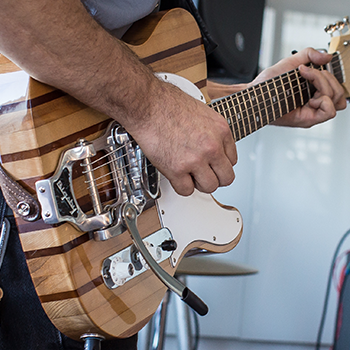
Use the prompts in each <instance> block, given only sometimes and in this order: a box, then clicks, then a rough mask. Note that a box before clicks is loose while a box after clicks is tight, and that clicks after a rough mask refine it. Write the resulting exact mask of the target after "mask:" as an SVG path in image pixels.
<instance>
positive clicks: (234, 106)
mask: <svg viewBox="0 0 350 350" xmlns="http://www.w3.org/2000/svg"><path fill="white" fill-rule="evenodd" d="M234 102H237V103H233V109H234V111H235V112H236V114H235V115H236V123H235V124H236V125H237V131H238V136H239V138H238V139H237V140H240V139H242V138H243V137H242V133H241V129H240V125H239V119H237V118H239V109H238V105H239V101H238V97H237V94H235V95H234Z"/></svg>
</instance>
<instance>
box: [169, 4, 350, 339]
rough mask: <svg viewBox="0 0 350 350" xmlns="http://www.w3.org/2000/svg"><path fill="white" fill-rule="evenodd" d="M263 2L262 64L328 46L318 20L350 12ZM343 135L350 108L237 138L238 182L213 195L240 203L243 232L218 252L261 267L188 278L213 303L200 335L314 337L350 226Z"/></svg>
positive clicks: (348, 150)
mask: <svg viewBox="0 0 350 350" xmlns="http://www.w3.org/2000/svg"><path fill="white" fill-rule="evenodd" d="M268 6H269V8H270V10H269V11H270V14H269V16H270V17H271V13H272V18H273V17H275V18H276V23H274V24H273V25H272V27H271V23H269V25H270V28H267V29H268V31H270V33H271V28H272V30H273V32H274V33H276V36H275V38H274V39H273V40H272V41H273V42H274V43H275V45H276V46H275V47H272V48H271V46H270V47H269V46H265V47H263V50H265V51H264V52H265V56H264V60H265V61H264V62H265V63H266V62H268V60H271V61H274V60H276V59H277V58H279V57H280V56H281V55H282V53H283V54H289V53H290V52H291V50H293V49H297V50H300V49H302V48H303V47H304V46H309V45H313V46H316V47H326V46H327V43H328V40H329V37H328V36H327V35H326V34H324V33H323V26H325V25H327V24H328V20H330V19H333V18H334V19H341V18H342V17H343V16H345V15H347V14H349V13H347V12H346V11H348V2H345V0H342V1H339V0H336V1H334V2H332V3H330V2H326V1H324V0H322V1H305V0H304V1H299V0H298V1H296V0H293V1H290V0H283V1H282V0H269V1H268ZM271 11H272V12H271ZM295 11H307V14H306V15H305V14H304V15H302V17H300V15H298V14H297V13H296V12H295ZM312 13H317V14H318V16H317V17H315V16H312V15H310V14H312ZM270 17H269V18H270ZM298 18H299V21H298ZM320 18H321V20H322V19H325V20H327V22H326V23H321V24H320ZM288 21H289V22H288ZM321 22H322V21H321ZM288 23H289V24H290V25H295V27H294V29H293V28H292V27H291V26H290V25H289V26H288ZM283 24H284V26H283V27H281V26H282V25H283ZM296 24H298V25H297V26H296ZM318 26H320V27H318ZM291 28H292V29H293V31H291ZM318 32H319V33H320V35H317V34H315V33H318ZM293 33H294V35H293ZM291 39H292V40H291ZM264 40H266V38H265V39H264ZM270 42H271V38H270ZM264 45H269V44H268V43H266V42H265V43H264ZM266 52H268V54H266ZM349 140H350V109H348V110H347V111H345V112H342V113H339V115H338V116H337V118H336V119H334V120H332V121H330V122H327V123H325V124H323V125H320V126H317V127H314V128H312V129H309V130H300V129H289V128H278V127H266V128H264V129H263V130H261V131H259V132H257V133H255V134H253V135H251V136H249V137H248V138H246V139H244V140H242V141H240V142H239V143H238V153H239V163H238V165H237V166H236V168H235V169H236V175H237V178H236V181H235V182H234V184H233V185H232V186H230V187H229V188H226V189H222V190H219V191H218V193H217V197H218V198H219V199H220V200H221V201H222V202H224V203H227V204H231V205H234V206H236V207H237V208H239V209H240V211H241V213H242V215H243V218H244V223H245V226H244V234H243V238H242V240H241V242H240V244H239V245H238V247H237V248H236V249H234V250H233V251H232V252H230V253H228V254H225V255H222V256H221V257H220V258H221V259H224V260H228V261H238V262H244V263H247V264H250V265H251V266H253V267H256V268H258V269H259V274H257V275H255V276H247V277H232V278H230V277H226V278H215V277H212V278H207V277H196V278H194V277H192V278H190V279H189V285H190V287H191V288H192V289H193V290H194V291H195V292H198V294H199V295H200V296H201V297H203V299H204V300H205V301H206V302H207V303H208V304H209V306H210V309H211V311H210V313H209V315H208V316H206V317H204V318H201V319H200V325H201V333H202V334H203V335H206V336H214V337H217V336H222V337H241V338H244V339H253V340H264V341H265V340H266V341H285V342H296V343H300V342H306V343H308V342H311V343H312V342H314V341H315V339H316V335H317V328H318V325H319V321H320V317H321V311H322V304H323V299H324V294H325V288H326V282H327V277H328V272H329V267H330V263H331V259H332V254H333V252H334V250H335V248H336V245H337V243H338V241H339V239H340V238H341V236H342V235H343V234H344V233H345V231H346V230H347V229H349V228H350V184H349V179H350V143H349ZM349 246H350V242H347V243H346V244H345V247H344V249H345V248H349ZM335 306H336V293H335V292H334V291H333V292H332V299H331V303H330V312H329V314H328V317H327V322H326V329H325V336H324V338H323V339H324V340H325V341H326V342H329V343H330V342H331V341H332V336H333V327H334V310H335ZM170 318H171V317H170ZM170 329H174V327H173V326H171V321H170Z"/></svg>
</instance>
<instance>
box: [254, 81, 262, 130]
mask: <svg viewBox="0 0 350 350" xmlns="http://www.w3.org/2000/svg"><path fill="white" fill-rule="evenodd" d="M252 89H253V91H254V95H255V100H256V102H257V103H256V107H257V110H258V114H259V116H258V117H255V118H254V120H255V126H256V130H258V129H259V128H261V127H263V124H262V115H261V109H260V102H259V97H258V94H257V92H256V89H257V86H253V87H252ZM258 122H260V126H259V127H258Z"/></svg>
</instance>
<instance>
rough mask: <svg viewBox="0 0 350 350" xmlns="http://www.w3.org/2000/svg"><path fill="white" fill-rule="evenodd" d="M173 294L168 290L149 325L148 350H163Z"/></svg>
mask: <svg viewBox="0 0 350 350" xmlns="http://www.w3.org/2000/svg"><path fill="white" fill-rule="evenodd" d="M170 295H171V292H170V291H169V290H168V291H167V293H166V294H165V295H164V298H163V300H162V303H161V304H160V305H159V307H158V309H157V311H156V312H155V314H154V315H153V317H152V319H151V320H150V322H149V325H148V334H147V340H146V347H145V349H146V350H163V347H164V338H165V325H166V315H167V311H168V304H169V301H170Z"/></svg>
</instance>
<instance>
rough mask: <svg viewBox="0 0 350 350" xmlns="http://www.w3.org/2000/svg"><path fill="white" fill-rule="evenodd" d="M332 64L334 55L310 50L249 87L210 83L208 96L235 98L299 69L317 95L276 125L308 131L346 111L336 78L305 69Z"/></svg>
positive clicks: (276, 66)
mask: <svg viewBox="0 0 350 350" xmlns="http://www.w3.org/2000/svg"><path fill="white" fill-rule="evenodd" d="M330 60H331V55H329V54H325V53H321V52H319V51H316V50H314V49H311V48H307V49H305V50H303V51H300V52H299V53H297V54H295V55H293V56H290V57H288V58H285V59H283V60H281V61H280V62H278V63H277V64H275V65H274V66H272V67H270V68H267V69H265V70H264V71H263V72H261V73H260V74H259V75H258V76H257V78H256V79H255V80H253V81H252V82H251V83H249V84H239V85H223V84H217V83H213V82H209V83H208V94H209V96H210V98H212V99H216V98H219V97H223V96H226V95H230V94H234V93H236V92H238V91H240V90H244V89H247V88H249V87H250V86H254V85H257V84H259V83H261V82H264V81H266V80H269V79H271V78H274V77H276V76H279V75H281V74H283V73H285V72H288V71H291V70H293V69H295V68H299V70H300V74H301V75H302V76H303V77H304V78H305V79H307V80H309V81H310V82H311V84H313V85H314V86H315V88H316V89H317V91H316V93H315V95H314V96H313V97H312V98H311V99H310V100H309V102H308V103H307V104H306V105H304V106H303V107H300V108H297V109H296V110H294V111H292V112H290V113H289V114H286V115H285V116H283V117H282V118H280V119H278V120H277V121H276V122H274V124H275V125H284V126H292V127H304V128H307V127H310V126H313V125H315V124H319V123H322V122H324V121H326V120H329V119H331V118H333V117H334V116H335V114H336V111H338V110H342V109H345V108H346V105H347V103H346V100H345V97H344V90H343V88H342V86H341V85H340V84H339V83H338V81H337V80H336V78H335V77H334V76H333V75H332V74H331V73H329V72H328V71H319V70H318V69H312V68H308V67H306V66H305V65H306V64H308V63H310V62H311V63H314V64H316V65H324V64H326V63H328V62H329V61H330Z"/></svg>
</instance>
